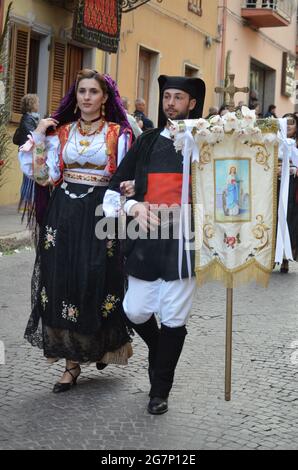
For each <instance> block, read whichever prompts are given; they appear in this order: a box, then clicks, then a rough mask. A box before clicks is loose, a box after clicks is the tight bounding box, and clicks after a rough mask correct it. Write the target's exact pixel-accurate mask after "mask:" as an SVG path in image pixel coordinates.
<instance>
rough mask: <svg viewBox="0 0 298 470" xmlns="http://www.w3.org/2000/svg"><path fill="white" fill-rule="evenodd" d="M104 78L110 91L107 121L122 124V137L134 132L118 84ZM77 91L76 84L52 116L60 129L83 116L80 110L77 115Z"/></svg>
mask: <svg viewBox="0 0 298 470" xmlns="http://www.w3.org/2000/svg"><path fill="white" fill-rule="evenodd" d="M94 72H95V71H94ZM102 76H103V78H104V80H105V82H106V84H107V89H108V99H107V101H106V104H105V110H106V120H107V121H108V122H115V123H116V124H120V128H121V130H120V135H121V134H122V133H123V132H124V131H125V130H129V131H131V132H132V130H131V127H130V124H129V122H128V120H127V117H126V111H125V109H124V107H123V105H122V101H121V98H120V95H119V91H118V87H117V84H116V82H115V81H114V80H113V79H112V78H111V77H110V76H109V75H102ZM75 89H76V82H74V83H73V84H72V86H71V87H70V89H69V90H68V92H67V94H66V95H65V96H64V98H63V99H62V101H61V103H60V106H59V108H58V109H57V111H55V112H54V113H53V114H52V116H51V117H52V118H54V119H57V121H59V125H58V127H60V126H62V125H63V124H66V123H68V122H73V121H76V120H77V119H78V118H79V117H80V115H81V112H80V110H78V111H77V112H76V113H75V107H76V104H77V99H76V90H75Z"/></svg>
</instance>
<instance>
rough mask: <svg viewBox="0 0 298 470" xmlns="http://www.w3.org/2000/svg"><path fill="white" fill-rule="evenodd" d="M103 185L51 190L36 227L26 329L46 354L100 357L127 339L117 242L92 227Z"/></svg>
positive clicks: (97, 220)
mask: <svg viewBox="0 0 298 470" xmlns="http://www.w3.org/2000/svg"><path fill="white" fill-rule="evenodd" d="M105 190H106V188H104V187H94V188H92V187H90V186H86V185H79V184H74V183H73V184H71V183H69V184H68V187H67V188H66V190H64V189H63V188H62V187H61V186H60V187H57V188H56V189H55V190H54V192H53V194H52V196H51V199H50V202H49V205H48V208H47V211H46V214H45V217H44V220H43V224H42V226H41V229H40V236H39V243H38V247H37V256H36V261H35V266H34V272H33V277H32V312H31V316H30V319H29V322H28V325H27V328H26V331H25V338H26V339H27V340H28V341H29V342H30V343H31V344H32V345H37V346H39V347H40V348H43V350H44V355H45V356H46V357H47V358H52V359H58V358H66V359H69V360H72V361H75V362H81V363H83V362H94V361H100V360H101V359H102V358H103V356H104V355H105V354H106V353H107V352H113V351H116V350H119V349H120V348H122V346H124V345H126V344H127V343H128V342H129V341H130V336H129V332H128V330H127V327H126V325H125V322H124V315H123V310H122V300H123V295H124V275H123V263H122V259H121V255H120V248H119V243H118V241H117V240H115V239H109V238H107V237H104V238H103V237H101V239H99V238H98V237H97V236H96V233H95V232H96V227H98V226H97V224H100V223H102V222H103V216H102V215H97V216H96V215H95V213H96V209H97V208H98V206H99V205H100V204H102V201H103V196H104V193H105ZM67 191H68V192H69V193H73V194H75V195H77V196H78V197H77V198H71V197H70V194H67V193H66V192H67ZM88 191H89V192H88ZM80 196H81V197H80ZM99 212H100V211H99Z"/></svg>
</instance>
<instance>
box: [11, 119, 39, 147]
mask: <svg viewBox="0 0 298 470" xmlns="http://www.w3.org/2000/svg"><path fill="white" fill-rule="evenodd" d="M38 121H39V118H38V117H37V115H36V116H33V115H32V114H29V113H25V114H23V116H22V119H21V121H20V125H19V127H18V128H17V129H16V131H15V133H14V136H13V138H12V141H13V143H14V144H15V145H18V146H20V145H23V144H24V143H25V142H27V140H28V138H27V135H28V134H30V132H32V131H34V130H35V129H36V127H37V125H38Z"/></svg>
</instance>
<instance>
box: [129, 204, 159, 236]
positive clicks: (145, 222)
mask: <svg viewBox="0 0 298 470" xmlns="http://www.w3.org/2000/svg"><path fill="white" fill-rule="evenodd" d="M129 215H131V216H132V217H134V218H135V219H136V220H137V222H138V223H139V225H140V227H141V228H142V229H143V230H144V231H145V232H148V231H149V230H150V229H151V230H155V229H156V228H157V227H158V225H159V218H158V217H157V215H155V214H154V212H152V211H150V205H149V203H148V202H137V203H136V204H134V205H133V206H132V207H131V209H130V211H129Z"/></svg>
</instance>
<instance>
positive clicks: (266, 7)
mask: <svg viewBox="0 0 298 470" xmlns="http://www.w3.org/2000/svg"><path fill="white" fill-rule="evenodd" d="M294 7H295V0H243V2H242V8H241V15H242V18H244V19H246V20H247V21H249V23H250V24H252V25H253V26H255V27H257V28H269V27H274V26H288V25H289V24H290V23H291V19H292V15H293V12H294Z"/></svg>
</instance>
